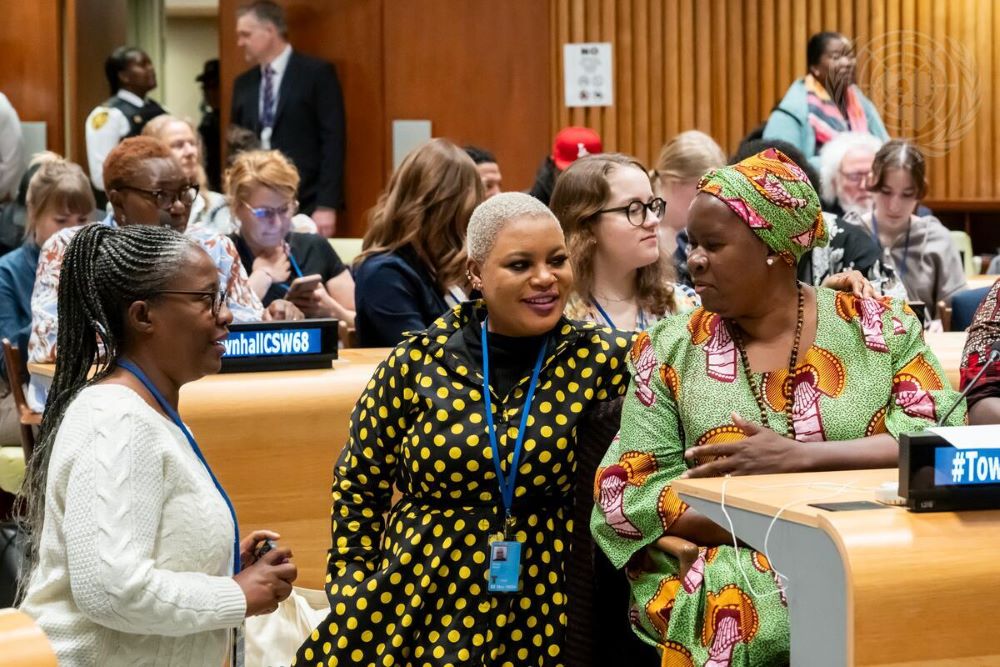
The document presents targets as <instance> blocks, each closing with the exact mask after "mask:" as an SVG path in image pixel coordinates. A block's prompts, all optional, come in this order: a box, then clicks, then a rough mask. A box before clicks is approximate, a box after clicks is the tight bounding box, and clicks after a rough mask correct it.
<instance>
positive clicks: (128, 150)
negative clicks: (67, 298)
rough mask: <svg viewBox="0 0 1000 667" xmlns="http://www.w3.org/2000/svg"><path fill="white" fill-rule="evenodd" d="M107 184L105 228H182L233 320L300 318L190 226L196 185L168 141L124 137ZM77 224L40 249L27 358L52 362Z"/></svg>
mask: <svg viewBox="0 0 1000 667" xmlns="http://www.w3.org/2000/svg"><path fill="white" fill-rule="evenodd" d="M104 184H105V186H106V187H107V193H108V199H109V201H110V202H111V206H112V212H111V213H109V214H108V216H107V217H106V218H105V219H104V221H103V223H102V224H104V225H106V226H109V227H128V226H131V225H150V226H155V227H169V228H171V229H173V230H175V231H178V232H184V233H185V235H186V236H187V237H188V238H190V239H191V240H193V241H195V242H196V243H198V245H199V246H201V247H202V248H203V249H204V250H205V252H207V253H208V255H209V257H211V258H212V261H213V262H215V266H216V269H217V270H218V272H219V282H220V284H221V285H222V287H223V289H225V290H226V304H227V305H228V306H229V309H230V310H231V311H232V313H233V319H234V320H236V321H237V322H255V321H260V320H262V319H298V318H301V317H302V313H301V312H300V311H299V310H298V309H297V308H296V307H295V306H294V305H292V304H291V303H289V302H287V301H281V302H275V303H272V304H271V305H270V306H268V308H267V310H265V309H264V306H263V305H262V304H261V301H260V298H259V297H258V296H257V295H256V294H254V292H253V290H251V289H250V283H249V281H248V279H247V274H246V271H244V270H243V265H242V264H241V263H240V261H239V254H238V253H237V252H236V247H235V246H234V245H233V242H232V241H231V240H229V239H228V238H227V237H225V236H219V235H218V234H215V233H213V232H211V231H209V230H206V229H191V230H187V222H188V217H189V213H190V209H191V204H192V202H194V200H195V197H197V195H198V187H197V186H196V185H193V184H192V183H191V182H190V181H189V180H188V178H187V176H185V175H184V171H183V170H182V169H181V166H180V164H178V162H177V159H176V158H175V157H174V156H173V154H172V153H171V152H170V149H169V148H168V147H167V146H166V144H164V143H163V142H161V141H158V140H157V139H153V138H152V137H142V136H140V137H132V138H130V139H125V140H124V141H122V142H121V143H120V144H118V146H116V147H115V148H114V149H112V151H111V153H109V154H108V159H107V160H106V161H105V163H104ZM79 229H80V228H79V227H74V228H71V229H65V230H63V231H61V232H59V233H58V234H56V235H54V236H53V237H52V238H50V239H49V240H48V241H47V242H46V243H45V245H44V246H43V247H42V251H41V255H40V259H39V262H38V272H37V278H36V281H35V289H34V292H33V293H32V295H31V337H30V340H29V343H28V360H29V361H30V362H34V363H53V362H54V361H55V359H56V341H57V335H58V318H57V315H58V311H57V295H58V291H59V277H60V269H61V266H62V261H63V256H64V255H65V253H66V247H67V246H68V245H69V242H70V240H71V239H72V238H73V236H74V235H75V234H76V233H77V232H78V231H79ZM30 388H31V391H30V392H29V401H30V402H31V403H32V404H33V405H34V406H35V407H36V409H41V407H42V405H44V399H43V397H42V396H43V394H44V391H45V390H44V387H42V386H41V385H39V384H38V383H37V382H36V381H35V379H34V378H33V379H32V383H31V385H30Z"/></svg>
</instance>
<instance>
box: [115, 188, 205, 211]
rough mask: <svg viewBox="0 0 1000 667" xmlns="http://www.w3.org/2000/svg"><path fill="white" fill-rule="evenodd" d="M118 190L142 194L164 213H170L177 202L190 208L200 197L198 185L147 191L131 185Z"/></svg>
mask: <svg viewBox="0 0 1000 667" xmlns="http://www.w3.org/2000/svg"><path fill="white" fill-rule="evenodd" d="M118 189H120V190H132V191H133V192H141V193H142V194H144V195H146V196H147V197H149V198H150V199H152V200H153V201H155V202H156V205H157V207H159V208H160V209H161V210H164V211H169V210H170V207H171V206H173V205H174V202H177V201H179V202H180V203H182V204H184V205H185V206H190V205H191V204H193V203H194V200H195V197H197V196H198V186H197V185H185V186H184V187H183V188H181V189H180V190H147V189H145V188H136V187H133V186H131V185H122V186H119V188H118Z"/></svg>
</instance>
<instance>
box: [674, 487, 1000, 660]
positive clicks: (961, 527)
mask: <svg viewBox="0 0 1000 667" xmlns="http://www.w3.org/2000/svg"><path fill="white" fill-rule="evenodd" d="M897 478H898V474H897V472H896V470H895V469H888V470H851V471H842V472H825V473H799V474H792V475H759V476H753V477H731V478H729V479H728V480H727V479H725V478H714V479H696V480H677V481H675V482H674V485H673V486H674V489H675V490H676V491H677V492H678V493H680V494H687V495H690V496H693V497H696V498H702V499H705V500H709V501H712V502H716V503H718V502H719V501H720V500H721V499H722V491H723V486H725V492H726V505H727V506H729V507H738V508H741V509H746V510H748V511H751V512H755V513H758V514H763V515H765V516H774V515H775V514H776V513H777V512H778V510H780V509H782V508H785V507H786V506H787V508H786V509H784V511H783V512H782V513H781V517H782V518H784V519H787V520H789V521H793V522H796V523H801V524H804V525H809V526H813V527H816V528H817V529H819V530H822V531H823V532H825V533H826V534H828V535H829V536H830V537H831V539H832V540H833V542H834V544H835V545H836V547H837V550H838V551H839V553H840V555H841V558H842V560H843V562H844V570H845V573H846V577H847V585H848V589H849V590H848V610H847V613H848V619H849V621H850V627H851V628H852V629H853V632H852V635H853V655H854V661H855V664H882V665H899V666H901V665H914V666H915V665H955V664H973V665H987V664H1000V633H998V632H997V630H996V627H995V623H993V622H992V621H991V622H984V621H985V619H986V617H987V616H990V615H991V614H992V616H990V617H991V618H993V619H995V618H996V614H997V606H996V604H997V603H996V600H998V599H1000V561H998V560H997V557H996V554H997V551H998V550H1000V510H993V511H975V512H937V513H929V514H915V513H912V512H909V511H907V510H905V509H903V508H898V507H892V508H887V509H878V510H863V511H854V512H827V511H824V510H820V509H817V508H814V507H809V506H808V503H816V502H846V501H851V500H873V499H874V494H873V492H872V491H871V490H870V489H873V488H874V487H877V486H878V485H879V484H881V483H882V482H885V481H897ZM844 487H847V490H844ZM838 491H840V493H838ZM835 494H836V495H835ZM772 556H773V557H774V559H775V563H776V567H778V568H779V569H780V565H781V559H782V558H786V559H787V558H794V557H795V554H794V553H787V554H772ZM816 575H817V576H822V573H820V572H817V573H816Z"/></svg>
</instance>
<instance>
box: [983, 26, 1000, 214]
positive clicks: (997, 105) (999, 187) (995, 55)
mask: <svg viewBox="0 0 1000 667" xmlns="http://www.w3.org/2000/svg"><path fill="white" fill-rule="evenodd" d="M998 36H1000V9H996V8H994V10H993V30H992V32H991V39H990V40H989V44H990V47H991V49H990V50H991V54H990V56H989V58H988V59H989V62H990V63H994V65H993V67H994V69H993V74H992V76H991V77H990V78H989V79H987V78H985V77H984V78H982V79H980V82H979V84H980V94H981V95H982V96H983V97H987V98H989V99H990V104H991V105H992V108H993V113H992V116H991V118H992V120H991V122H990V126H991V127H992V129H993V140H992V146H993V168H994V169H995V170H996V171H994V172H993V175H992V180H991V183H990V186H991V188H992V190H991V193H990V194H991V198H992V199H994V200H997V199H1000V86H998V85H995V83H994V78H993V77H994V76H1000V39H998Z"/></svg>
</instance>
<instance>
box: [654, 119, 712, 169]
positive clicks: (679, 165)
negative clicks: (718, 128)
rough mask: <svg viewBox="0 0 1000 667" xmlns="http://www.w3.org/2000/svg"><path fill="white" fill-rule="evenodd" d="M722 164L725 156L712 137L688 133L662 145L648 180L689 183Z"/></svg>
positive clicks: (682, 133) (693, 131)
mask: <svg viewBox="0 0 1000 667" xmlns="http://www.w3.org/2000/svg"><path fill="white" fill-rule="evenodd" d="M725 165H726V154H725V153H723V152H722V148H720V147H719V144H717V143H715V140H714V139H712V137H710V136H708V135H707V134H705V133H704V132H699V131H698V130H688V131H687V132H681V133H680V134H678V135H677V136H676V137H674V138H673V139H671V140H670V141H668V142H667V143H665V144H664V145H663V148H661V149H660V157H658V158H657V159H656V167H654V169H653V171H652V173H650V177H651V178H652V179H653V180H654V181H656V180H658V179H661V178H665V179H670V180H675V181H690V180H693V179H696V178H701V177H702V176H704V175H705V172H707V171H709V170H710V169H718V168H720V167H724V166H725Z"/></svg>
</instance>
